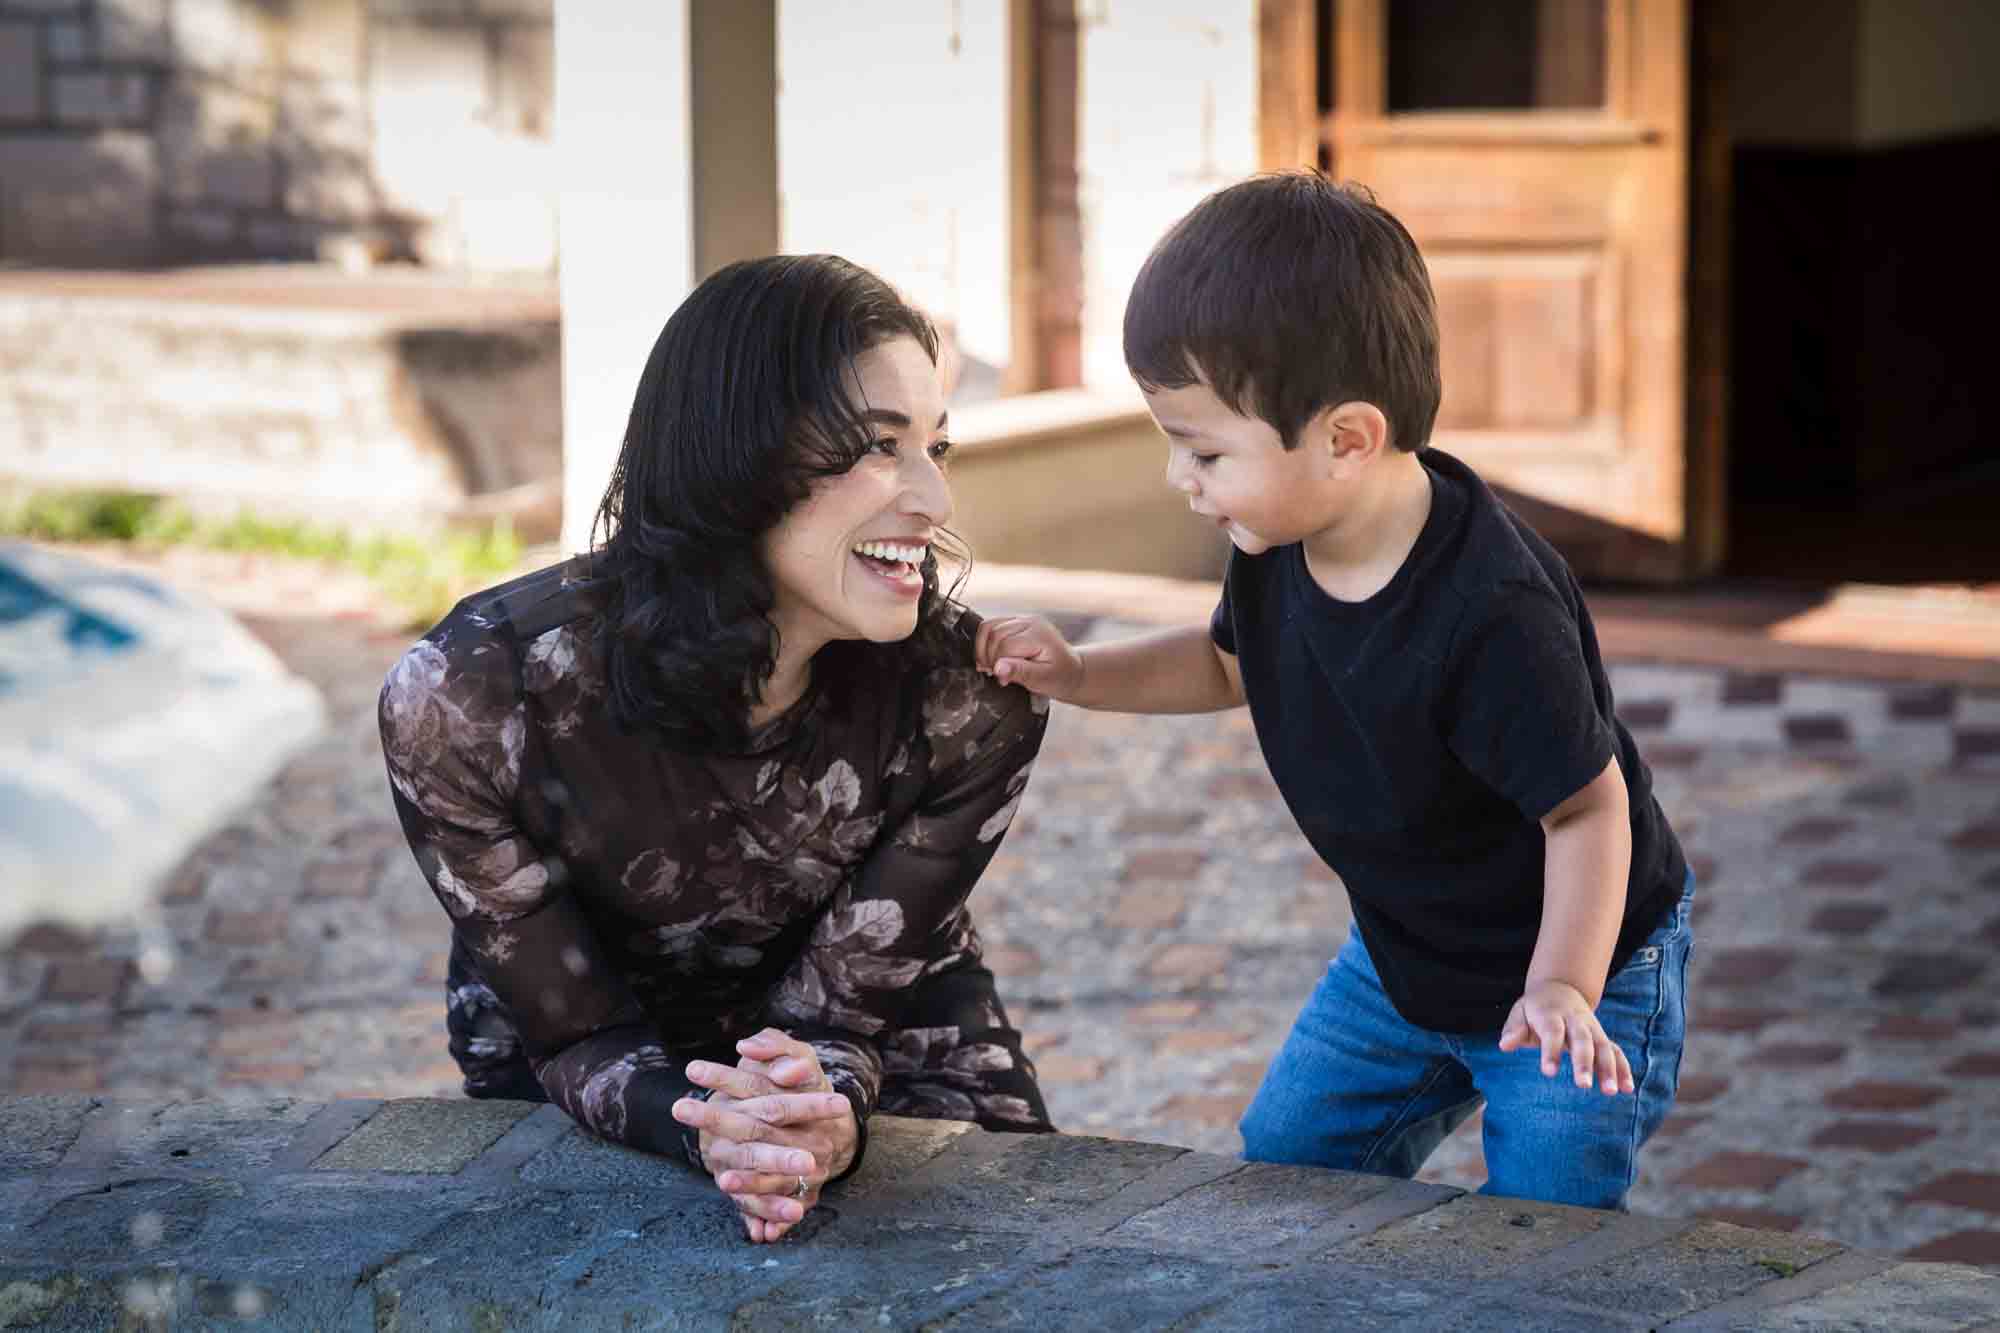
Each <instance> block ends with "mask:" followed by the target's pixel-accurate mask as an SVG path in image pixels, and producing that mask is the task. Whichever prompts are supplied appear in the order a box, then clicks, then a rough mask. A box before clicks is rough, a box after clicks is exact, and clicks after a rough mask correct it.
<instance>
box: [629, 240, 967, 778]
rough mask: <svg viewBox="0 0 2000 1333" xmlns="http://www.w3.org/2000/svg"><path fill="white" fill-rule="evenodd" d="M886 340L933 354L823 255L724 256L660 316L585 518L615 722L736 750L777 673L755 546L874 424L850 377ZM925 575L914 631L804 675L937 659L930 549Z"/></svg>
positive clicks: (884, 299) (770, 591) (895, 302)
mask: <svg viewBox="0 0 2000 1333" xmlns="http://www.w3.org/2000/svg"><path fill="white" fill-rule="evenodd" d="M894 338H914V339H916V341H917V343H918V344H919V345H920V346H922V347H923V349H924V352H925V353H926V354H927V355H928V356H929V357H930V358H931V361H932V363H933V364H935V363H936V361H937V357H938V336H937V330H936V329H935V328H934V327H933V326H932V324H931V322H930V320H929V319H927V318H925V317H924V315H923V314H922V313H921V312H920V311H918V310H916V309H915V308H914V307H912V306H911V305H909V304H908V303H907V302H905V301H904V300H903V299H902V298H901V297H899V296H897V295H896V293H895V291H894V290H893V289H892V288H891V287H890V286H889V284H888V283H886V282H884V281H882V280H881V279H880V278H878V277H876V276H875V275H874V274H872V273H870V272H868V271H867V270H866V269H863V268H861V267H859V266H857V265H855V264H851V263H849V262H847V261H846V260H844V259H840V258H838V257H836V256H833V255H777V256H773V257H771V258H767V259H748V260H744V261H742V262H740V263H735V264H731V265H729V266H728V267H726V268H724V269H721V270H719V271H718V272H717V273H715V274H714V275H713V276H711V277H710V278H708V279H707V280H706V281H704V282H703V283H702V284H701V285H700V286H698V287H696V288H695V290H694V292H693V293H692V294H691V295H689V297H688V298H687V300H685V301H683V302H682V303H681V305H680V308H679V309H677V310H675V311H674V313H673V315H672V317H671V318H669V319H668V320H667V324H666V327H665V328H664V329H662V330H661V331H660V336H659V339H658V340H657V341H656V342H654V344H653V351H652V355H651V356H649V357H648V358H647V359H646V369H645V371H644V373H643V374H641V375H640V377H639V391H638V393H637V395H636V396H635V397H634V399H633V403H632V416H631V419H630V421H629V422H628V423H627V425H626V427H625V441H624V445H623V447H622V448H621V449H620V450H619V453H618V462H617V465H616V466H615V467H614V468H613V469H612V471H611V484H610V486H609V488H608V489H606V491H605V493H604V500H603V503H602V504H600V505H599V506H598V510H597V518H596V521H595V523H594V524H593V525H592V536H593V539H594V544H593V551H592V561H591V572H592V575H593V577H595V578H598V579H601V580H603V581H604V585H605V588H606V591H607V594H608V596H607V599H606V602H605V617H604V624H603V631H604V637H603V644H604V656H605V666H606V674H607V676H608V678H609V684H610V691H611V699H610V703H611V708H612V715H613V717H614V718H615V719H616V720H617V722H618V723H619V725H621V726H623V727H626V728H628V729H633V730H638V729H657V730H659V731H661V732H663V733H664V734H665V735H666V736H667V737H668V738H669V739H671V740H673V741H675V742H678V743H680V744H683V745H688V746H691V747H694V748H699V749H705V750H716V749H731V748H740V746H741V745H742V743H743V741H744V739H745V737H746V735H747V730H748V726H749V712H750V707H751V705H752V704H754V703H755V702H756V700H757V698H758V696H759V694H760V692H761V691H762V689H763V686H764V683H765V682H766V681H767V680H769V679H770V675H771V671H772V669H773V668H774V667H775V666H776V665H777V651H778V635H777V631H776V629H775V628H774V627H773V626H772V624H771V621H770V619H769V615H770V611H771V608H772V605H773V597H774V588H773V585H772V582H771V578H770V575H769V573H768V572H767V571H766V570H765V568H764V563H763V560H762V558H761V556H760V555H759V553H758V550H757V539H758V538H759V537H761V536H762V535H763V534H764V533H766V532H768V531H769V530H770V529H771V528H772V527H773V526H775V525H776V524H777V522H778V521H779V520H780V519H781V518H783V517H784V516H785V514H786V512H787V511H789V510H790V509H791V508H792V506H794V505H796V504H797V503H799V502H800V501H801V500H803V499H804V498H805V497H806V495H807V492H808V491H809V489H810V488H811V486H812V484H813V482H814V481H815V480H817V479H819V478H823V477H831V476H838V475H839V474H841V473H843V472H845V471H847V470H848V469H849V468H851V467H853V466H854V465H855V463H857V462H858V461H860V459H861V458H862V456H863V455H864V454H865V453H866V452H867V451H868V449H869V447H870V443H871V442H872V441H873V440H874V438H875V437H876V436H877V435H879V434H880V431H879V430H877V429H875V428H872V427H870V426H869V425H868V424H867V423H866V422H864V421H863V420H862V419H861V413H862V412H863V411H865V410H867V409H866V407H865V405H862V404H857V403H855V402H854V401H853V399H852V398H851V397H850V393H851V379H850V376H851V371H852V368H853V365H854V361H855V358H856V357H858V356H859V355H861V354H862V353H863V352H866V351H867V350H868V349H869V348H871V347H874V346H876V345H877V344H880V343H883V342H886V341H888V340H890V339H894ZM946 549H947V551H948V552H950V553H952V554H954V555H955V556H956V555H959V554H962V552H958V551H953V549H952V547H951V546H947V548H946ZM923 578H924V591H923V595H922V597H921V599H920V600H919V601H918V603H917V629H916V632H915V634H913V635H912V636H911V637H910V639H907V640H904V641H903V642H902V643H899V644H872V643H863V642H858V641H857V642H836V643H832V644H828V645H827V646H826V648H825V649H823V650H822V652H821V655H820V656H819V657H818V658H817V659H816V660H815V677H816V680H817V679H818V678H819V677H821V676H822V675H826V674H829V673H827V672H826V671H824V670H823V669H824V668H833V671H832V672H831V674H833V675H836V676H847V675H850V674H851V672H852V671H853V670H854V669H857V668H860V667H862V666H864V665H865V664H867V663H868V662H870V661H871V660H880V659H879V657H878V656H877V655H879V654H882V653H884V652H887V653H890V654H894V655H897V656H899V657H902V658H905V659H907V658H908V656H909V655H911V654H912V653H914V654H915V655H916V657H917V659H918V660H919V661H920V662H922V663H926V664H929V663H936V662H942V661H944V660H946V648H947V644H948V642H949V640H948V637H947V636H948V623H949V621H950V620H951V619H953V617H952V616H951V615H950V614H949V613H950V611H951V610H952V608H953V607H954V606H955V605H956V604H955V603H954V602H953V601H952V600H951V597H950V595H949V594H948V593H944V592H940V591H939V588H938V561H937V554H936V550H935V548H933V551H932V553H931V555H930V556H929V557H928V558H927V559H926V560H925V561H924V568H923Z"/></svg>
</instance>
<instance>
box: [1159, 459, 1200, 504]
mask: <svg viewBox="0 0 2000 1333" xmlns="http://www.w3.org/2000/svg"><path fill="white" fill-rule="evenodd" d="M1167 485H1168V487H1170V488H1171V489H1173V490H1176V491H1179V492H1180V493H1181V494H1182V495H1194V494H1196V493H1197V492H1199V491H1200V490H1201V487H1200V486H1198V485H1197V484H1196V483H1195V479H1194V469H1193V468H1191V467H1189V466H1187V464H1186V463H1184V462H1182V460H1181V456H1180V450H1178V449H1175V450H1171V451H1169V452H1168V454H1167Z"/></svg>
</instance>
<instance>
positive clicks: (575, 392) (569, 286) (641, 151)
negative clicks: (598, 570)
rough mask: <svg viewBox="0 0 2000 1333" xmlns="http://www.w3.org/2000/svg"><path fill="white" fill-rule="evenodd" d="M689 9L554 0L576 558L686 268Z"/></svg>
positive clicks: (570, 504) (672, 1) (686, 278)
mask: <svg viewBox="0 0 2000 1333" xmlns="http://www.w3.org/2000/svg"><path fill="white" fill-rule="evenodd" d="M688 8H689V0H647V3H645V4H642V5H624V4H620V5H617V6H615V7H614V6H611V5H607V4H605V3H604V0H556V6H555V15H556V153H557V159H558V163H559V165H558V167H557V172H558V176H559V179H560V187H561V198H560V203H559V205H558V213H557V225H558V228H559V238H560V239H559V244H560V246H561V259H560V264H561V279H560V282H561V295H562V319H563V530H562V541H563V546H564V547H565V549H567V550H571V551H579V550H582V549H584V548H585V547H586V546H587V545H588V544H589V539H590V522H591V517H592V515H593V514H594V513H595V512H596V509H597V502H598V500H599V499H600V498H601V497H602V496H603V494H604V486H605V483H606V482H607V481H608V480H610V477H611V465H612V463H613V462H614V461H615V460H616V458H617V456H618V446H619V443H620V441H621V440H622V439H623V437H624V433H625V418H626V416H627V415H628V414H629V413H630V412H631V408H632V393H633V390H634V389H636V388H637V387H638V383H639V371H640V369H641V368H642V367H643V366H644V365H645V363H646V354H647V353H648V352H650V351H651V350H652V346H653V339H654V338H656V337H658V336H659V332H660V326H661V325H662V324H664V323H665V322H666V318H667V316H668V315H669V314H671V313H672V311H673V309H674V307H675V306H676V305H678V304H679V303H680V302H681V300H682V298H684V297H685V296H686V295H687V293H688V290H689V287H690V285H691V279H692V275H693V273H694V205H693V199H694V176H693V151H692V141H693V140H692V117H691V115H690V113H689V78H688V70H689V57H690V54H691V52H690V42H689V35H688V34H689V24H688ZM614 9H615V17H614Z"/></svg>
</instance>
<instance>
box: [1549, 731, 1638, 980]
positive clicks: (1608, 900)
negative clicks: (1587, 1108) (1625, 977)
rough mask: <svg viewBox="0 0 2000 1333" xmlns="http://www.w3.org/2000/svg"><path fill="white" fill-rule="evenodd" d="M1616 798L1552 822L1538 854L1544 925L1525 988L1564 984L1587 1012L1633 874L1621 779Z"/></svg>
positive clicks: (1628, 820)
mask: <svg viewBox="0 0 2000 1333" xmlns="http://www.w3.org/2000/svg"><path fill="white" fill-rule="evenodd" d="M1613 768H1614V770H1615V768H1616V763H1615V761H1614V763H1613ZM1617 796H1618V799H1617V800H1616V801H1615V802H1612V801H1605V802H1603V803H1599V804H1596V805H1594V806H1592V807H1590V808H1588V809H1585V810H1580V811H1578V812H1576V813H1574V814H1571V815H1569V816H1567V817H1565V818H1562V819H1559V820H1553V821H1551V822H1550V824H1549V826H1548V828H1547V832H1546V839H1547V843H1546V847H1545V850H1544V853H1543V856H1544V872H1543V884H1542V928H1541V930H1540V932H1539V933H1538V934H1537V935H1536V937H1535V954H1534V957H1533V959H1531V960H1530V962H1529V964H1528V982H1529V984H1530V985H1533V984H1534V983H1535V982H1538V981H1562V982H1567V983H1568V984H1569V985H1571V986H1574V987H1575V988H1576V989H1577V990H1579V991H1581V992H1582V993H1583V998H1584V999H1585V1000H1587V1001H1589V1002H1590V1006H1591V1008H1593V1009H1595V1008H1596V1007H1597V1002H1598V1001H1599V1000H1600V999H1602V998H1603V996H1604V983H1605V977H1606V975H1607V974H1608V973H1609V971H1610V969H1611V955H1612V952H1613V951H1614V950H1615V949H1616V948H1617V947H1618V932H1619V929H1620V927H1621V926H1622V925H1623V924H1624V920H1625V886H1626V882H1627V880H1628V879H1629V878H1630V876H1631V870H1632V822H1631V815H1630V813H1629V810H1628V807H1627V806H1626V803H1625V799H1624V797H1625V788H1624V783H1623V782H1622V781H1620V782H1619V783H1618V784H1617Z"/></svg>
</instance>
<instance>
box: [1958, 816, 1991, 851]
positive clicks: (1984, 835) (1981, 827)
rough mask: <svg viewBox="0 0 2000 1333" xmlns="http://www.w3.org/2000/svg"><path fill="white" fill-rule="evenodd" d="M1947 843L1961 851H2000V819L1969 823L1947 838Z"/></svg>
mask: <svg viewBox="0 0 2000 1333" xmlns="http://www.w3.org/2000/svg"><path fill="white" fill-rule="evenodd" d="M1945 841H1946V845H1948V846H1950V847H1951V848H1953V849H1954V850H1956V851H1961V852H2000V819H1987V820H1982V821H1980V822H1979V823H1977V824H1970V825H1967V826H1966V827H1965V828H1962V829H1960V830H1959V831H1958V832H1956V833H1954V834H1952V835H1951V837H1949V838H1947V839H1946V840H1945Z"/></svg>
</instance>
